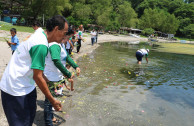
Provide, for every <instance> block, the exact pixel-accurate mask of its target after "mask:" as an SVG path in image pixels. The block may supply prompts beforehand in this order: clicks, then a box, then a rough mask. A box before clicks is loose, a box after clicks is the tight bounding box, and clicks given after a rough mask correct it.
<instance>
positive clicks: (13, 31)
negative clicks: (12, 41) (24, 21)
mask: <svg viewBox="0 0 194 126" xmlns="http://www.w3.org/2000/svg"><path fill="white" fill-rule="evenodd" d="M10 33H11V36H12V37H14V36H15V35H16V33H17V31H16V29H15V28H12V29H10Z"/></svg>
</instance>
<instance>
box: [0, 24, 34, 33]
mask: <svg viewBox="0 0 194 126" xmlns="http://www.w3.org/2000/svg"><path fill="white" fill-rule="evenodd" d="M0 26H1V27H0V30H5V31H9V30H10V29H11V28H15V29H16V30H17V32H29V33H33V32H34V29H33V28H32V27H26V26H16V25H12V24H11V23H6V22H3V21H0Z"/></svg>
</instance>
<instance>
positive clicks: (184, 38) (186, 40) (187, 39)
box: [174, 37, 194, 41]
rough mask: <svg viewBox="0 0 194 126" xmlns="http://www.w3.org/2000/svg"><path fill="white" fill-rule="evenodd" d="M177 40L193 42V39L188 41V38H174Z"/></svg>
mask: <svg viewBox="0 0 194 126" xmlns="http://www.w3.org/2000/svg"><path fill="white" fill-rule="evenodd" d="M174 38H176V39H177V40H186V41H194V39H189V38H180V37H174Z"/></svg>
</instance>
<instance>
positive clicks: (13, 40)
mask: <svg viewBox="0 0 194 126" xmlns="http://www.w3.org/2000/svg"><path fill="white" fill-rule="evenodd" d="M11 42H12V43H16V45H11V50H13V51H14V50H16V48H17V47H18V45H19V39H18V37H17V36H16V35H15V36H14V37H11Z"/></svg>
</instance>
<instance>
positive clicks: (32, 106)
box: [1, 88, 37, 126]
mask: <svg viewBox="0 0 194 126" xmlns="http://www.w3.org/2000/svg"><path fill="white" fill-rule="evenodd" d="M36 98H37V94H36V88H35V89H34V90H33V91H32V92H30V93H29V94H27V95H23V96H12V95H10V94H7V93H6V92H4V91H1V99H2V105H3V109H4V112H5V115H6V117H7V121H8V123H9V126H32V124H33V121H34V118H35V114H36Z"/></svg>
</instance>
